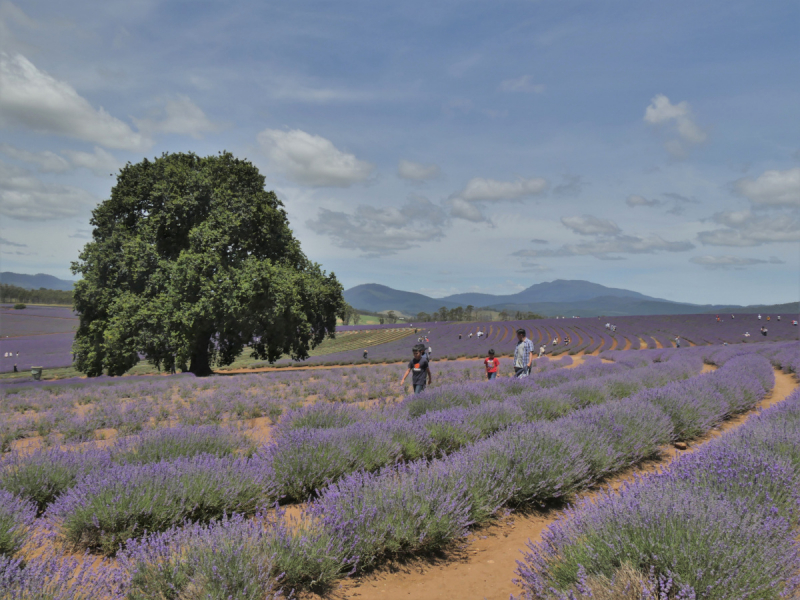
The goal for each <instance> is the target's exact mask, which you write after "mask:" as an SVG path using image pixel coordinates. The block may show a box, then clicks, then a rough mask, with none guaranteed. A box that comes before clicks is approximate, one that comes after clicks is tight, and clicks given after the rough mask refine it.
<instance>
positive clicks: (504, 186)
mask: <svg viewBox="0 0 800 600" xmlns="http://www.w3.org/2000/svg"><path fill="white" fill-rule="evenodd" d="M546 189H547V180H545V179H541V178H532V179H524V178H522V177H520V178H519V179H517V180H516V181H497V180H496V179H484V178H483V177H474V178H473V179H470V180H469V181H468V182H467V185H466V187H465V188H464V189H463V190H461V191H460V192H458V193H456V194H455V195H454V197H457V198H461V199H462V200H465V201H467V202H497V201H500V200H517V199H519V198H524V197H528V196H535V195H536V194H541V193H542V192H544V191H545V190H546Z"/></svg>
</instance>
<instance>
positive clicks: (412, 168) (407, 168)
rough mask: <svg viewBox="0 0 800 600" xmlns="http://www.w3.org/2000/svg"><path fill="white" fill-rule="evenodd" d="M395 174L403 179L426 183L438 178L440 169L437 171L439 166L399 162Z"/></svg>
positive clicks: (407, 161)
mask: <svg viewBox="0 0 800 600" xmlns="http://www.w3.org/2000/svg"><path fill="white" fill-rule="evenodd" d="M397 174H398V175H400V177H402V178H403V179H411V180H413V181H426V180H428V179H436V178H437V177H439V175H440V174H441V169H439V165H434V164H430V165H423V164H420V163H416V162H412V161H410V160H401V161H400V163H399V164H398V165H397Z"/></svg>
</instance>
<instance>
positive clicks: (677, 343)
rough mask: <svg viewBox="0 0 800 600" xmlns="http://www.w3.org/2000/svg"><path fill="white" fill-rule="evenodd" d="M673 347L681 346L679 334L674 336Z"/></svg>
mask: <svg viewBox="0 0 800 600" xmlns="http://www.w3.org/2000/svg"><path fill="white" fill-rule="evenodd" d="M675 347H676V348H680V347H681V336H679V335H676V336H675Z"/></svg>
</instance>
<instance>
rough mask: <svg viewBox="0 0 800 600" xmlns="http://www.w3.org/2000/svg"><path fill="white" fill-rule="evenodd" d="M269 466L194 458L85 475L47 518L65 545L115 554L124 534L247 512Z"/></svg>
mask: <svg viewBox="0 0 800 600" xmlns="http://www.w3.org/2000/svg"><path fill="white" fill-rule="evenodd" d="M270 481H271V470H270V467H269V464H268V463H266V462H265V461H263V460H261V459H259V458H258V457H253V458H251V459H246V458H232V457H214V456H210V455H200V456H196V457H190V458H180V459H176V460H173V461H162V462H158V463H152V464H145V465H130V464H124V465H120V466H117V467H113V468H109V469H105V470H100V471H98V472H95V473H90V474H88V475H87V476H86V477H84V478H83V479H81V480H80V481H79V482H78V483H77V484H76V485H75V486H74V487H72V488H70V489H69V490H67V491H66V492H65V493H64V494H62V495H61V496H59V497H58V498H57V499H56V501H55V502H54V503H53V504H51V505H50V506H49V507H48V509H47V511H46V513H45V518H46V519H47V520H48V521H51V522H53V523H55V524H57V525H58V526H60V528H61V530H62V531H63V535H64V539H65V540H66V541H67V542H68V543H69V544H71V545H73V546H77V547H82V548H86V549H90V550H97V551H100V552H103V553H105V554H113V553H114V552H116V550H117V549H118V548H119V546H120V545H121V544H123V543H124V542H125V541H126V540H127V539H129V538H132V537H137V536H140V535H142V534H143V533H144V532H145V531H162V530H164V529H168V528H169V527H172V526H174V525H176V524H179V523H182V522H183V521H185V520H190V521H198V522H207V521H209V520H213V519H217V518H219V517H221V516H222V515H224V514H228V513H232V512H240V513H243V514H252V513H253V512H255V511H256V510H257V509H258V508H259V507H260V506H263V505H264V504H265V503H266V502H267V501H268V491H267V490H268V487H269V482H270Z"/></svg>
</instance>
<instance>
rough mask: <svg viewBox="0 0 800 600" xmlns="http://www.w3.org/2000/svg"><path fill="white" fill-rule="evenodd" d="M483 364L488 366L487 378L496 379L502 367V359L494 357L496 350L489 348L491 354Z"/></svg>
mask: <svg viewBox="0 0 800 600" xmlns="http://www.w3.org/2000/svg"><path fill="white" fill-rule="evenodd" d="M483 365H484V366H485V367H486V378H487V379H488V380H489V381H491V380H492V379H495V378H496V377H497V370H498V369H499V368H500V359H499V358H495V357H494V350H489V356H487V357H486V358H485V359H484V361H483Z"/></svg>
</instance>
